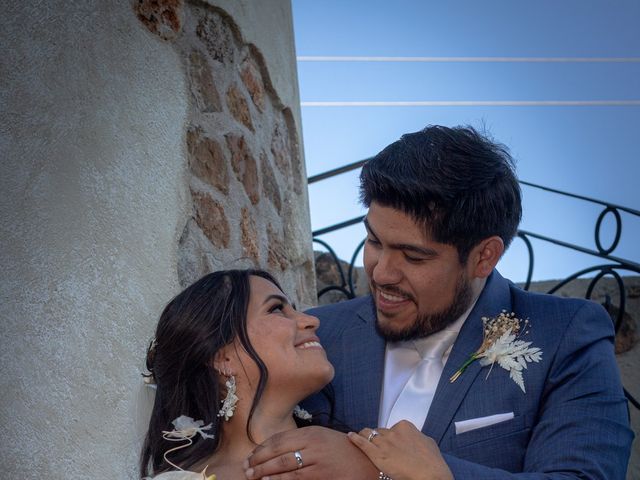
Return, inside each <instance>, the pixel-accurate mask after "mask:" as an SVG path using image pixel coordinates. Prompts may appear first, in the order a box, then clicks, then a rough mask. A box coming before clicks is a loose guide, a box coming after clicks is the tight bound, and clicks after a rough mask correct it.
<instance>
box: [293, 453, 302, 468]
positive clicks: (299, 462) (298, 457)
mask: <svg viewBox="0 0 640 480" xmlns="http://www.w3.org/2000/svg"><path fill="white" fill-rule="evenodd" d="M293 456H294V457H296V463H297V464H298V467H297V468H302V465H303V463H302V454H301V453H300V450H296V451H295V452H293Z"/></svg>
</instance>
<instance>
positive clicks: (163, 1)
mask: <svg viewBox="0 0 640 480" xmlns="http://www.w3.org/2000/svg"><path fill="white" fill-rule="evenodd" d="M182 4H183V2H182V0H138V1H137V2H136V3H135V4H134V6H133V9H134V11H135V12H136V16H137V17H138V20H140V21H141V22H142V24H143V25H144V26H145V27H147V29H149V31H150V32H152V33H155V34H156V35H158V36H159V37H161V38H163V39H165V40H173V39H174V38H176V36H177V35H178V33H179V32H180V29H181V28H182Z"/></svg>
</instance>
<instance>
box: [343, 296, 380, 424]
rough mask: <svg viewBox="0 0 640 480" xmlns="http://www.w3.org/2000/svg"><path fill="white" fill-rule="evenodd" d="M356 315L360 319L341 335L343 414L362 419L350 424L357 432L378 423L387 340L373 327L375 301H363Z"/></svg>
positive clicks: (347, 416)
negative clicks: (373, 304)
mask: <svg viewBox="0 0 640 480" xmlns="http://www.w3.org/2000/svg"><path fill="white" fill-rule="evenodd" d="M357 315H358V317H359V319H358V320H359V321H358V322H354V324H353V325H352V326H350V327H349V328H348V329H347V330H346V331H345V333H344V335H343V337H342V352H344V353H343V354H344V358H343V365H344V368H345V371H344V375H343V382H344V384H343V386H342V388H343V391H344V414H345V419H347V420H349V419H358V420H360V423H359V424H358V425H349V427H350V428H352V429H354V430H355V431H358V430H360V429H362V428H364V427H371V426H375V425H377V424H378V408H379V406H380V392H381V388H382V376H383V372H384V351H385V342H384V340H383V339H382V338H381V337H380V336H379V335H378V333H377V331H376V329H375V326H374V322H375V312H374V310H373V308H372V304H371V303H369V302H366V303H365V304H363V306H362V307H361V308H360V309H359V311H358V312H357Z"/></svg>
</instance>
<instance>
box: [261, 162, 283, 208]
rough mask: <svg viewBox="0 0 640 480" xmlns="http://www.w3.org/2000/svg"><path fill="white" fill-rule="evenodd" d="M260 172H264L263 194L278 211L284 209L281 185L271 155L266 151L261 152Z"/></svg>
mask: <svg viewBox="0 0 640 480" xmlns="http://www.w3.org/2000/svg"><path fill="white" fill-rule="evenodd" d="M260 173H261V174H262V194H263V196H265V197H267V198H268V199H269V200H271V203H273V206H274V207H276V210H277V211H278V213H280V212H281V210H282V196H281V195H280V186H279V185H278V181H277V180H276V176H275V174H274V172H273V168H272V167H271V163H270V162H269V157H268V156H267V154H266V153H265V152H262V153H261V154H260Z"/></svg>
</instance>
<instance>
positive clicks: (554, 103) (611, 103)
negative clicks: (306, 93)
mask: <svg viewBox="0 0 640 480" xmlns="http://www.w3.org/2000/svg"><path fill="white" fill-rule="evenodd" d="M300 105H301V106H302V107H619V106H640V100H444V101H438V100H427V101H408V102H300Z"/></svg>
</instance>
